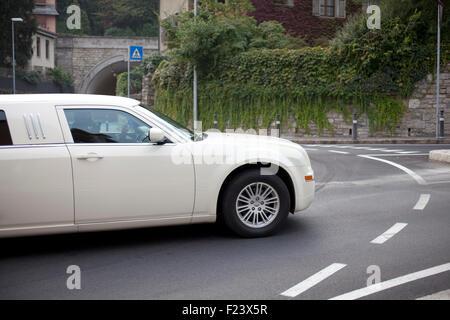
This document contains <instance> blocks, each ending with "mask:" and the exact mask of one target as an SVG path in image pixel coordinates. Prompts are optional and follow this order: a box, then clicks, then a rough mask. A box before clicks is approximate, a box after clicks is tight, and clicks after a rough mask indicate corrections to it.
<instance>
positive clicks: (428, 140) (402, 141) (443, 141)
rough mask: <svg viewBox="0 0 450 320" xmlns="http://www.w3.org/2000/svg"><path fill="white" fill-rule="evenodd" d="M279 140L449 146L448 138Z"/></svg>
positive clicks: (307, 142)
mask: <svg viewBox="0 0 450 320" xmlns="http://www.w3.org/2000/svg"><path fill="white" fill-rule="evenodd" d="M281 138H284V139H287V140H291V141H293V142H295V143H299V144H450V137H445V138H442V139H436V138H434V137H387V138H360V139H358V140H356V141H355V140H353V139H352V138H351V137H348V138H347V137H297V136H287V135H281Z"/></svg>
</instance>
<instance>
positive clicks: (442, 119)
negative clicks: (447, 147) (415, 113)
mask: <svg viewBox="0 0 450 320" xmlns="http://www.w3.org/2000/svg"><path fill="white" fill-rule="evenodd" d="M439 122H440V128H439V130H440V131H441V134H440V135H439V136H440V138H443V137H444V110H441V116H440V117H439Z"/></svg>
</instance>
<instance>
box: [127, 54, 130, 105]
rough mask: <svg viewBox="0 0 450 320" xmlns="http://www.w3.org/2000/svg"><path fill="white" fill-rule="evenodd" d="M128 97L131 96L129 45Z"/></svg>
mask: <svg viewBox="0 0 450 320" xmlns="http://www.w3.org/2000/svg"><path fill="white" fill-rule="evenodd" d="M127 86H128V98H129V97H130V46H128V84H127Z"/></svg>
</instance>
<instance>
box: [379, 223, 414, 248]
mask: <svg viewBox="0 0 450 320" xmlns="http://www.w3.org/2000/svg"><path fill="white" fill-rule="evenodd" d="M407 225H408V224H407V223H396V224H394V225H393V226H392V227H390V228H389V229H388V230H386V231H385V232H384V233H383V234H382V235H380V236H378V237H376V238H375V239H373V240H372V241H370V243H375V244H382V243H385V242H386V241H388V240H389V239H390V238H392V237H393V236H395V235H396V234H397V233H399V232H400V231H402V229H403V228H404V227H406V226H407Z"/></svg>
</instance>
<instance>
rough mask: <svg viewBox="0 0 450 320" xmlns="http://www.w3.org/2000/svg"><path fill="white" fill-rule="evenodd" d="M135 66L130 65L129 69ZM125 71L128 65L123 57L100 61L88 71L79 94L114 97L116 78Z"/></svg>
mask: <svg viewBox="0 0 450 320" xmlns="http://www.w3.org/2000/svg"><path fill="white" fill-rule="evenodd" d="M136 65H137V64H136V63H131V66H130V68H131V69H132V68H133V67H134V66H136ZM127 69H128V63H127V61H126V60H125V59H124V57H113V58H110V59H107V60H105V61H102V62H101V63H99V64H97V65H96V66H95V67H94V68H92V69H91V70H90V71H89V74H88V75H87V76H86V78H85V79H84V81H83V83H82V85H81V88H80V93H88V94H103V95H116V84H117V76H118V75H119V74H120V73H122V72H126V71H127Z"/></svg>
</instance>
